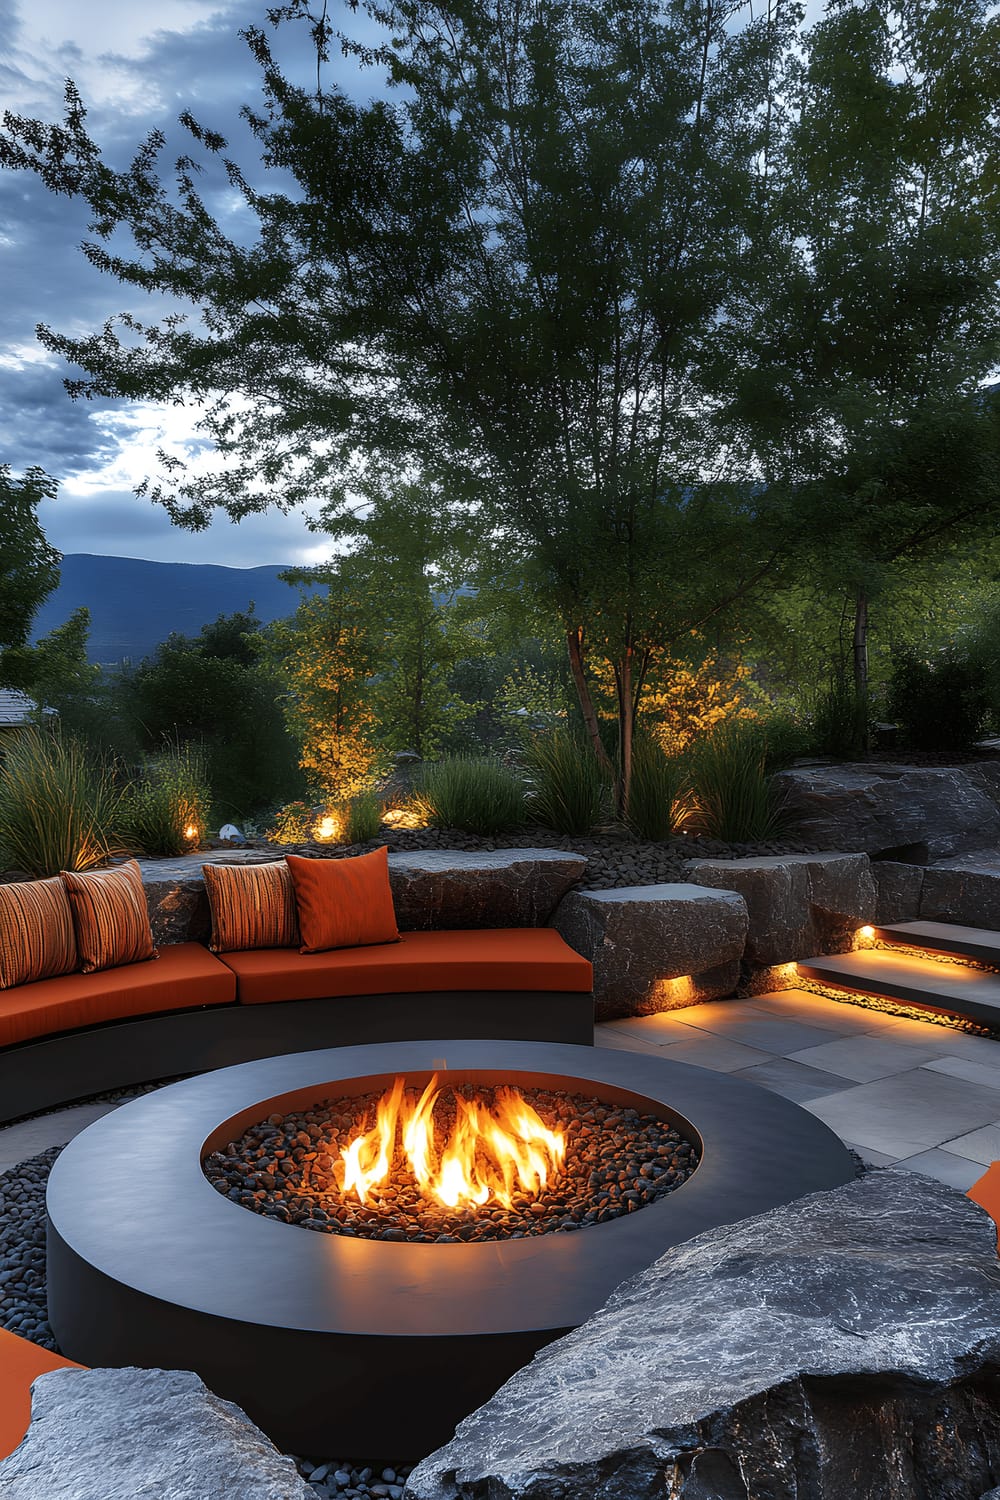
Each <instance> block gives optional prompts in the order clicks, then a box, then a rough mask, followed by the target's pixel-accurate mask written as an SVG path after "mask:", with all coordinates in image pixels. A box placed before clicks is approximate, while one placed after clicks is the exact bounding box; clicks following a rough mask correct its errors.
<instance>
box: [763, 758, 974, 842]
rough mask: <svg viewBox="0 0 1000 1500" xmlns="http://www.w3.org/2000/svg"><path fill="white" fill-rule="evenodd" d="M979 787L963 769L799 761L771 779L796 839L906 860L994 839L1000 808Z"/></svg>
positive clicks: (969, 770)
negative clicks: (832, 764) (795, 766)
mask: <svg viewBox="0 0 1000 1500" xmlns="http://www.w3.org/2000/svg"><path fill="white" fill-rule="evenodd" d="M986 786H987V778H986V777H985V775H980V774H979V773H978V768H976V767H966V766H956V767H951V768H948V769H943V770H938V769H933V770H927V769H923V768H916V767H913V766H903V765H882V764H881V763H880V764H878V765H848V766H803V767H799V768H796V769H792V770H790V771H781V772H779V773H778V774H777V775H776V776H775V777H774V787H775V790H776V791H777V792H778V793H779V795H780V796H781V798H782V800H783V802H784V806H785V810H786V812H787V815H788V817H789V820H790V822H791V823H792V826H793V827H794V830H795V833H796V835H797V836H798V837H800V838H803V839H807V840H808V841H809V842H810V843H812V844H815V845H816V846H817V847H818V848H820V849H845V850H848V851H850V852H852V853H865V854H878V855H883V856H886V857H892V855H894V854H895V855H896V856H897V857H898V858H900V859H902V860H904V861H908V862H911V863H914V864H921V863H924V862H926V861H927V860H928V859H931V860H935V859H948V858H950V857H951V856H952V855H954V854H961V853H963V852H964V851H968V850H970V849H981V848H983V847H984V846H985V845H986V844H989V843H991V842H993V841H996V840H1000V809H998V807H997V803H996V801H995V800H994V799H993V797H992V796H991V795H988V793H987V790H986Z"/></svg>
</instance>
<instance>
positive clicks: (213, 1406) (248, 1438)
mask: <svg viewBox="0 0 1000 1500" xmlns="http://www.w3.org/2000/svg"><path fill="white" fill-rule="evenodd" d="M268 1378H274V1377H273V1375H272V1376H268V1375H267V1374H266V1373H265V1372H263V1371H262V1372H261V1379H268ZM0 1495H2V1496H3V1500H316V1492H315V1490H313V1489H312V1488H311V1486H310V1485H308V1484H306V1482H305V1480H304V1479H301V1478H300V1477H299V1474H298V1471H297V1470H296V1468H295V1465H294V1463H293V1462H292V1460H291V1459H290V1458H286V1457H285V1455H284V1454H282V1453H279V1452H278V1450H277V1448H275V1447H274V1445H273V1443H271V1442H270V1440H269V1439H268V1438H266V1437H265V1436H264V1434H263V1433H262V1432H260V1431H259V1430H258V1428H256V1427H255V1426H254V1425H253V1423H252V1422H251V1421H250V1418H249V1417H247V1416H246V1415H245V1414H244V1413H243V1412H242V1411H241V1410H240V1408H239V1407H238V1406H233V1404H232V1403H231V1402H229V1401H221V1400H220V1399H219V1397H218V1396H213V1395H212V1393H211V1391H209V1390H208V1389H207V1388H206V1387H205V1386H204V1385H203V1384H202V1382H201V1380H199V1378H198V1376H197V1375H192V1374H191V1373H190V1372H189V1371H187V1370H129V1369H126V1370H53V1371H52V1372H51V1373H50V1374H48V1375H40V1376H39V1377H38V1379H37V1380H36V1381H35V1382H34V1384H33V1386H32V1397H31V1426H30V1427H29V1428H28V1433H27V1436H26V1437H25V1438H24V1440H23V1442H22V1443H21V1445H20V1447H18V1448H15V1449H14V1452H13V1453H12V1454H11V1455H10V1457H9V1458H6V1459H4V1460H3V1462H0Z"/></svg>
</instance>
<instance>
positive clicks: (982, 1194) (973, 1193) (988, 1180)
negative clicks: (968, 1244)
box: [965, 1161, 1000, 1250]
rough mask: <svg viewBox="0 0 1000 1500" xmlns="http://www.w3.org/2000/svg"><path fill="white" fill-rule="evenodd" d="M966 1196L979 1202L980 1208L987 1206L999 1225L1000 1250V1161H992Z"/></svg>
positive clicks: (999, 1241)
mask: <svg viewBox="0 0 1000 1500" xmlns="http://www.w3.org/2000/svg"><path fill="white" fill-rule="evenodd" d="M965 1196H966V1197H967V1198H971V1199H972V1201H973V1203H978V1204H979V1207H980V1208H985V1210H986V1212H987V1213H988V1214H989V1216H990V1218H991V1219H992V1220H993V1222H994V1224H995V1225H996V1226H997V1249H998V1250H1000V1161H993V1162H990V1164H989V1166H988V1167H987V1168H986V1171H985V1172H984V1173H983V1175H982V1177H980V1178H978V1179H977V1180H976V1181H975V1182H974V1183H973V1184H972V1186H971V1187H970V1189H969V1191H968V1192H967V1193H966V1195H965Z"/></svg>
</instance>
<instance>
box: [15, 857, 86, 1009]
mask: <svg viewBox="0 0 1000 1500" xmlns="http://www.w3.org/2000/svg"><path fill="white" fill-rule="evenodd" d="M79 964H80V960H79V957H78V955H77V951H76V937H75V936H74V933H73V912H72V909H71V907H70V904H69V897H68V896H67V894H66V887H65V886H64V885H63V883H62V881H61V880H60V879H59V876H58V875H53V876H52V878H51V879H50V880H25V881H21V882H19V883H17V884H14V885H0V990H9V989H11V988H12V987H13V986H14V985H15V984H29V983H30V982H31V981H32V980H33V979H54V978H55V976H56V975H57V974H72V972H73V970H74V969H76V968H78V967H79Z"/></svg>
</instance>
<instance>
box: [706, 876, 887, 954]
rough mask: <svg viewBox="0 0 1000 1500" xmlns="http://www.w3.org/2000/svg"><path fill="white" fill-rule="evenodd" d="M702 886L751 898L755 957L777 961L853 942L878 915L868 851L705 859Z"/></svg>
mask: <svg viewBox="0 0 1000 1500" xmlns="http://www.w3.org/2000/svg"><path fill="white" fill-rule="evenodd" d="M688 872H689V874H690V876H691V879H692V880H693V881H695V882H696V883H697V884H698V885H705V886H712V887H713V888H717V889H718V888H721V889H724V890H730V891H739V893H740V895H741V896H742V897H743V899H744V900H745V902H746V904H747V910H748V912H749V918H750V927H749V933H748V936H747V944H746V954H745V956H746V959H747V961H748V962H749V963H752V964H759V965H762V966H765V967H770V966H771V965H773V964H786V963H792V962H794V961H795V960H796V959H798V958H813V957H815V956H816V955H817V954H819V953H836V952H840V951H842V950H843V949H845V948H849V947H850V946H851V944H852V942H853V937H854V933H855V932H856V931H857V929H858V927H860V926H862V925H863V924H864V923H866V922H873V921H874V920H875V883H874V881H873V879H872V873H871V866H870V864H869V861H868V856H867V855H865V854H840V853H831V854H772V855H764V856H761V857H751V858H748V859H725V860H723V859H718V860H714V859H698V860H692V861H691V862H690V863H689V865H688Z"/></svg>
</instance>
